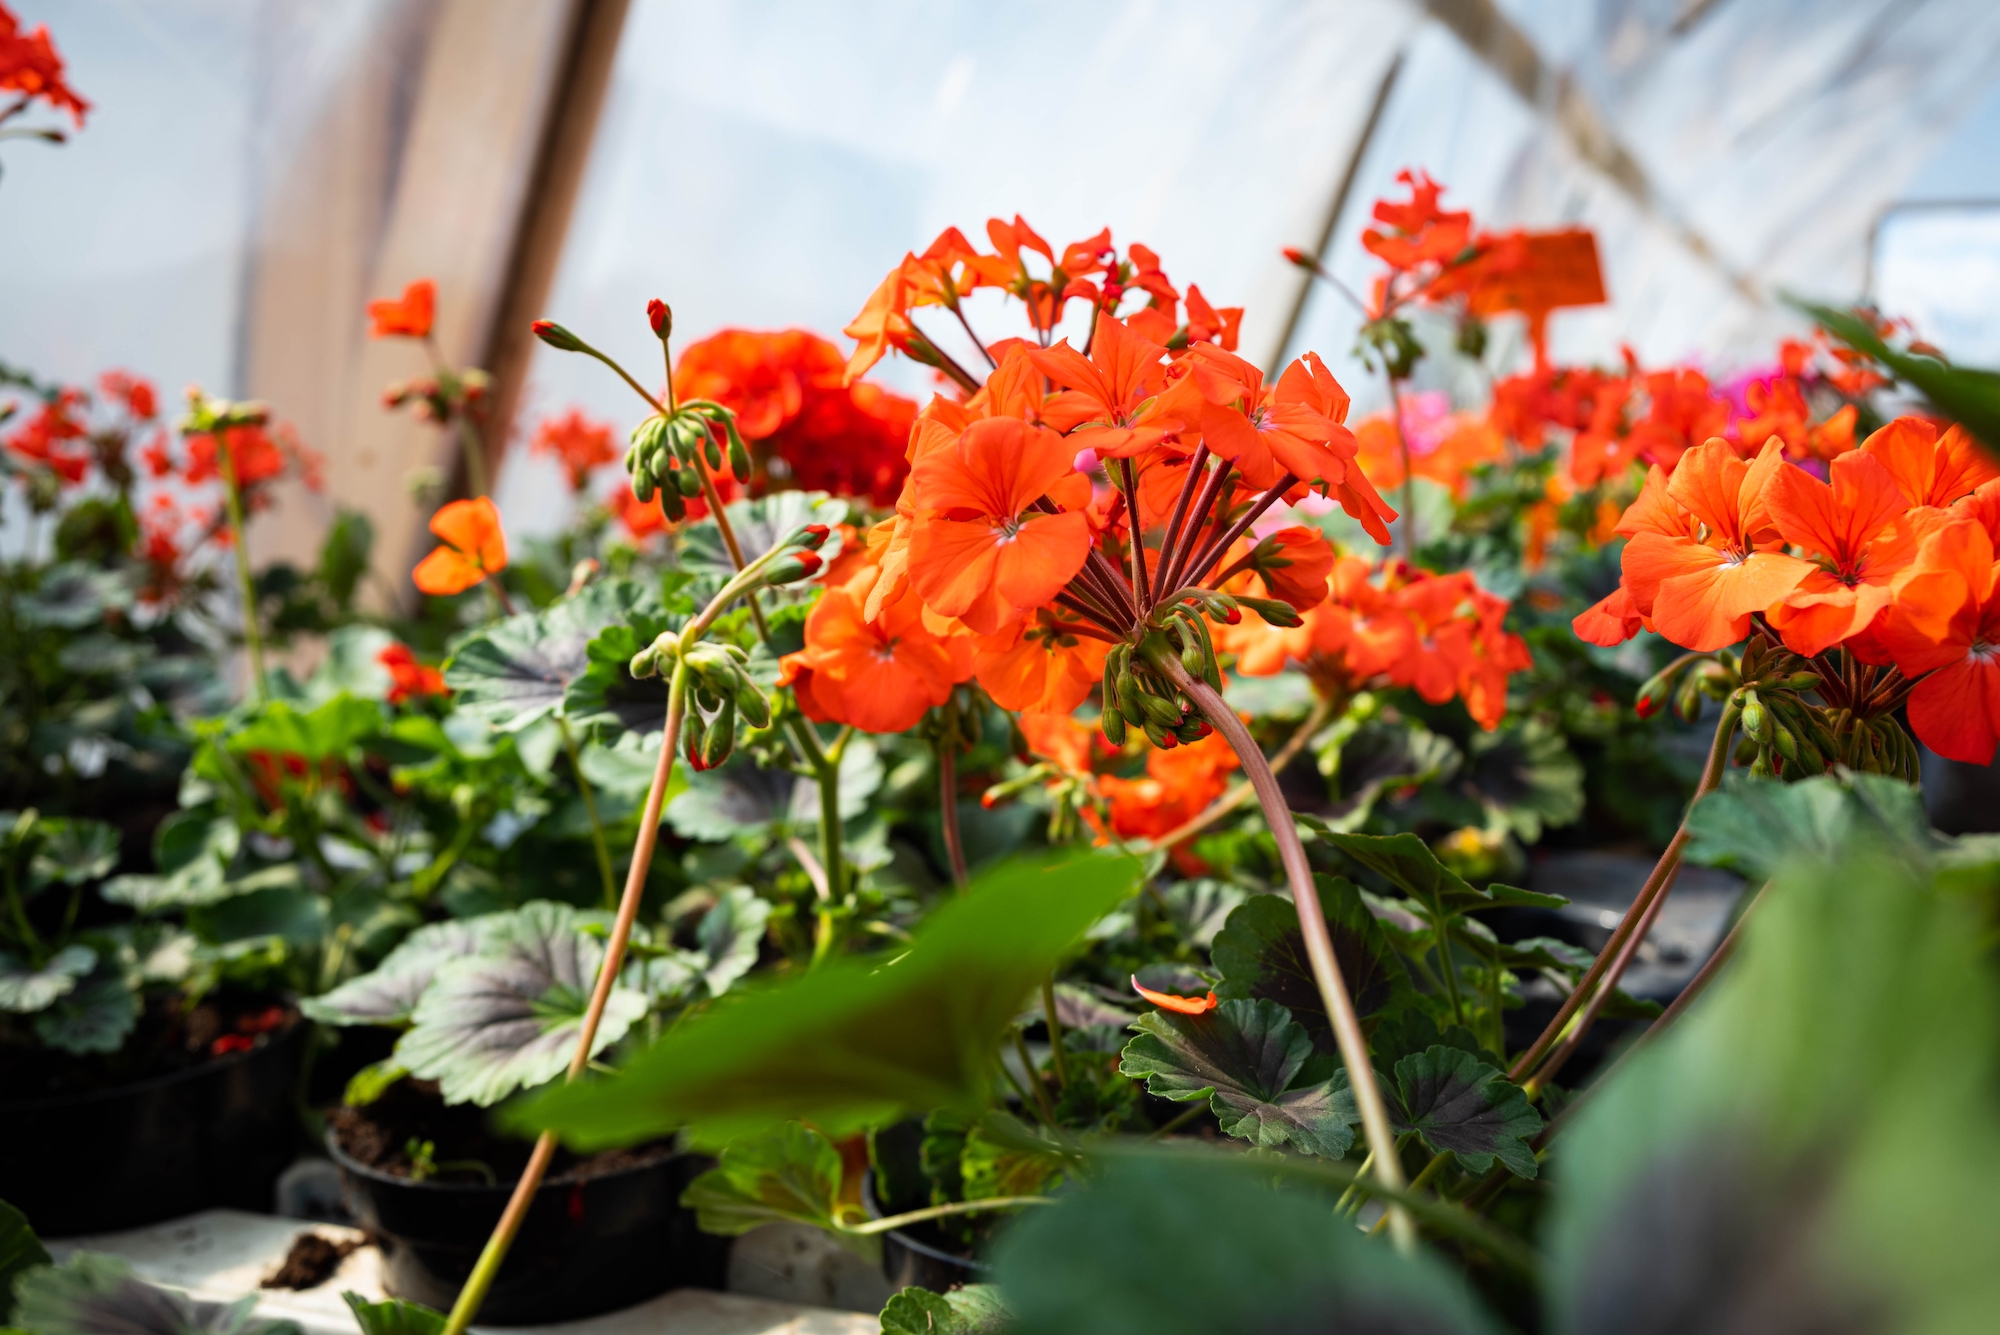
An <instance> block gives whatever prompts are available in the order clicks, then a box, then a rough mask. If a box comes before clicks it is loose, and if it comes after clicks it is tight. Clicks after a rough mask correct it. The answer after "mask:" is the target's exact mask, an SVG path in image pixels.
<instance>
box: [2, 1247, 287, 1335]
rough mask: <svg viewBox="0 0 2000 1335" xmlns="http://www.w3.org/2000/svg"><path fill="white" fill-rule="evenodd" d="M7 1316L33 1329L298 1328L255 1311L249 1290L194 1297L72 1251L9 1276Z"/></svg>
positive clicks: (280, 1331)
mask: <svg viewBox="0 0 2000 1335" xmlns="http://www.w3.org/2000/svg"><path fill="white" fill-rule="evenodd" d="M14 1301H15V1305H16V1306H15V1319H16V1320H18V1321H19V1322H20V1323H21V1325H22V1327H23V1328H25V1329H27V1330H31V1331H33V1332H35V1335H299V1327H298V1325H297V1324H296V1323H295V1322H291V1321H267V1320H262V1319H260V1318H259V1317H257V1316H256V1314H255V1312H254V1311H253V1309H254V1308H255V1307H256V1306H257V1295H256V1294H254V1293H253V1294H250V1295H248V1296H247V1297H244V1298H240V1299H238V1300H237V1301H235V1302H233V1303H211V1302H198V1301H196V1300H195V1299H193V1298H189V1297H187V1296H186V1295H184V1294H180V1293H175V1292H173V1291H172V1290H170V1289H162V1288H156V1287H154V1286H153V1285H151V1284H148V1283H146V1282H145V1281H144V1280H142V1279H140V1278H139V1277H138V1276H137V1275H135V1274H133V1273H132V1268H131V1267H130V1266H129V1265H127V1264H126V1263H125V1262H124V1261H123V1260H121V1259H119V1258H118V1257H115V1256H101V1255H98V1254H97V1253H95V1252H77V1253H76V1254H75V1255H73V1256H71V1257H70V1259H69V1260H67V1261H65V1262H63V1263H62V1264H61V1265H59V1266H43V1267H41V1268H40V1269H37V1270H30V1271H28V1272H27V1273H26V1274H23V1275H22V1276H20V1277H19V1278H18V1279H16V1280H15V1281H14Z"/></svg>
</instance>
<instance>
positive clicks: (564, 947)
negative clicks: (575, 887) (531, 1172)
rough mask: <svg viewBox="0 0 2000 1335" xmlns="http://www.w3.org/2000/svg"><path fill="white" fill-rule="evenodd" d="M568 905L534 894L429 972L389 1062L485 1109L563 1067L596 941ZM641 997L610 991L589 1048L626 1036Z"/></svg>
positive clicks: (600, 949) (583, 1005) (578, 1024)
mask: <svg viewBox="0 0 2000 1335" xmlns="http://www.w3.org/2000/svg"><path fill="white" fill-rule="evenodd" d="M582 927H583V919H582V917H581V915H579V913H578V912H577V910H575V909H573V908H571V907H570V906H569V905H567V904H556V903H551V902H549V901H547V900H536V901H534V902H532V903H528V904H524V905H523V906H522V907H520V908H519V909H517V910H515V911H514V912H512V913H510V914H505V915H501V916H500V918H499V920H498V921H496V922H495V923H494V924H493V925H492V928H491V930H492V936H491V937H490V938H489V940H488V942H487V945H486V950H485V953H483V954H481V955H478V956H475V957H474V958H472V959H458V960H452V961H450V962H448V963H446V964H444V965H443V966H442V967H440V968H439V969H438V971H437V976H436V977H435V978H434V979H433V980H432V982H431V985H430V986H429V987H428V988H426V989H425V990H424V993H423V995H422V997H420V998H419V999H418V1001H417V1005H416V1008H415V1010H414V1011H412V1012H411V1016H410V1019H411V1028H410V1030H409V1032H408V1033H406V1034H404V1035H403V1036H402V1038H400V1039H398V1040H397V1042H396V1061H397V1062H399V1063H400V1064H401V1065H403V1066H405V1067H407V1068H408V1069H409V1072H410V1074H411V1075H414V1076H416V1077H417V1078H419V1079H422V1080H436V1081H437V1082H438V1083H439V1086H440V1090H441V1092H442V1093H443V1095H444V1101H445V1102H446V1103H465V1102H468V1101H469V1102H473V1103H477V1104H479V1105H480V1106H481V1107H491V1106H492V1105H493V1104H495V1103H498V1102H499V1101H500V1100H501V1099H504V1098H506V1097H507V1096H508V1095H509V1094H512V1093H513V1092H514V1091H515V1090H517V1089H532V1088H534V1087H535V1086H536V1085H539V1084H542V1083H543V1082H544V1081H547V1080H552V1079H554V1078H555V1077H556V1076H558V1075H560V1074H561V1073H562V1072H563V1070H564V1069H565V1068H567V1067H568V1065H569V1062H570V1058H571V1056H572V1055H573V1054H574V1053H575V1051H576V1046H577V1035H578V1034H579V1033H580V1032H581V1028H582V1024H583V1016H584V1011H585V1010H586V1009H587V1007H588V1005H589V1002H590V989H591V987H592V986H593V984H594V983H595V982H596V979H597V969H598V965H599V964H601V963H602V962H603V959H604V943H603V942H601V941H599V940H598V939H597V938H596V937H594V936H591V935H590V934H588V933H586V932H585V931H583V930H582ZM645 1013H646V998H645V997H644V996H643V995H641V994H640V993H638V992H635V991H633V990H632V989H631V988H628V987H625V986H623V985H620V986H617V987H614V988H612V989H611V995H610V998H609V1000H608V1001H607V1002H606V1004H605V1007H604V1018H603V1020H602V1022H601V1023H600V1024H599V1026H598V1030H597V1037H596V1040H595V1042H594V1043H593V1044H592V1045H591V1050H590V1055H591V1056H593V1057H594V1056H596V1055H597V1054H598V1053H600V1052H602V1051H603V1050H604V1049H605V1048H607V1047H609V1046H611V1045H612V1044H613V1043H615V1042H617V1041H618V1040H619V1039H621V1038H623V1037H624V1036H625V1031H626V1030H628V1029H630V1028H631V1027H632V1024H633V1022H634V1021H636V1020H637V1019H638V1018H639V1017H640V1016H641V1015H644V1014H645Z"/></svg>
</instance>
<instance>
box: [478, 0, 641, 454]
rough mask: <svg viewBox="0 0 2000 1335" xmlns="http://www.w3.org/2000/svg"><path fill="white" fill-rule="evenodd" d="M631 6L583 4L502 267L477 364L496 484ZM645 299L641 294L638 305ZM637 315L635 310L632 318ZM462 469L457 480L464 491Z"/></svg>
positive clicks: (619, 1) (627, 1)
mask: <svg viewBox="0 0 2000 1335" xmlns="http://www.w3.org/2000/svg"><path fill="white" fill-rule="evenodd" d="M630 8H631V0H581V3H580V4H579V6H578V13H577V16H576V19H575V24H574V29H573V31H572V33H571V35H570V48H569V53H568V57H567V59H566V60H565V62H564V68H563V73H562V81H561V83H560V84H559V86H558V87H557V90H556V95H555V100H554V104H553V106H552V107H551V108H550V112H549V117H548V124H547V128H546V130H545V132H544V134H543V136H542V148H541V152H540V154H539V156H538V160H537V162H536V165H535V177H534V181H533V184H532V185H531V186H530V188H529V190H528V198H527V203H526V207H525V209H524V211H523V214H522V218H521V230H520V234H519V235H518V236H517V237H516V239H515V243H514V254H513V258H512V260H511V261H510V262H509V264H508V266H507V277H506V284H505V287H504V288H503V290H502V294H501V300H500V315H499V318H498V320H496V321H495V323H494V325H493V328H492V330H491V331H490V333H489V334H488V337H487V343H486V351H485V354H484V356H483V358H482V360H481V361H480V365H482V366H484V367H485V368H486V369H487V370H488V371H489V372H491V373H492V375H493V415H492V418H491V426H490V427H489V428H488V430H487V434H486V476H487V477H489V478H495V479H497V478H498V477H499V476H500V464H501V461H502V460H503V459H505V457H506V454H507V441H508V439H509V437H510V436H511V434H512V432H513V425H514V417H515V415H516V413H518V412H519V411H520V405H521V394H522V391H523V390H524V389H525V388H526V387H527V381H528V365H529V363H530V362H531V361H533V359H534V352H535V348H536V346H537V343H536V341H535V337H534V335H533V334H531V333H530V332H529V329H528V326H529V325H530V324H532V323H533V322H534V321H535V320H537V319H540V318H541V317H542V315H543V313H544V309H545V307H546V305H547V303H548V299H549V288H550V287H551V285H553V283H554V282H555V276H556V265H557V262H558V261H559V260H560V259H561V258H562V245H563V238H564V237H565V236H566V235H568V233H569V220H570V216H571V214H572V213H574V212H575V208H576V196H577V192H578V190H579V189H580V188H581V186H582V184H583V173H584V168H585V167H586V166H587V165H588V164H589V162H590V144H591V140H592V138H593V137H594V136H595V135H596V133H597V120H598V115H599V113H600V112H602V111H603V109H604V95H605V93H606V91H607V90H609V88H610V87H611V68H612V65H613V64H614V62H615V60H616V57H617V54H618V38H619V36H620V34H621V33H622V32H623V31H624V28H625V15H626V13H627V11H628V10H630ZM646 295H648V294H644V293H642V294H640V298H639V299H640V300H643V299H644V297H645V296H646ZM638 314H639V311H638V309H637V308H635V309H634V312H633V315H634V318H635V319H636V318H637V317H638ZM463 479H464V470H463V468H461V469H460V472H459V481H460V486H461V489H462V488H463Z"/></svg>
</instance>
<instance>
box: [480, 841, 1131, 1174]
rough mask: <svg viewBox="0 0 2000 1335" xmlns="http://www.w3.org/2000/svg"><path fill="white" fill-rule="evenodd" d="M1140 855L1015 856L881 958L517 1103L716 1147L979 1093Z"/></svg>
mask: <svg viewBox="0 0 2000 1335" xmlns="http://www.w3.org/2000/svg"><path fill="white" fill-rule="evenodd" d="M1138 870H1139V867H1138V863H1137V862H1136V861H1134V860H1132V859H1129V858H1109V857H1097V856H1088V857H1081V858H1075V859H1072V860H1069V861H1065V862H1061V863H1056V864H1036V863H1031V862H1016V863H1010V864H1008V865H1006V866H1003V867H1000V868H998V869H996V870H995V871H993V872H991V873H989V874H987V875H985V876H982V877H981V878H980V879H979V880H978V881H977V882H975V883H974V885H973V888H972V889H971V890H970V891H968V892H967V893H966V894H964V895H961V896H959V897H957V898H955V899H953V900H951V901H949V902H948V903H946V904H945V905H944V906H943V907H942V908H940V909H938V910H937V912H936V913H934V914H933V915H932V916H931V918H930V919H929V920H928V921H927V922H925V923H924V924H923V926H922V927H920V928H919V929H918V931H917V934H916V938H915V940H914V942H913V943H912V944H911V946H910V948H909V949H908V950H907V951H906V952H904V953H903V954H902V955H899V956H896V957H895V958H893V959H890V960H888V961H886V962H883V961H880V960H841V961H838V962H836V963H833V964H829V965H827V966H825V967H823V968H821V969H818V970H816V971H814V972H811V973H808V974H805V975H803V976H801V977H797V978H791V979H787V980H785V981H782V982H780V983H778V984H776V985H773V986H769V987H766V988H763V989H761V990H751V991H747V992H745V993H743V994H742V995H741V996H736V997H732V998H731V999H729V1000H725V1001H724V1002H723V1003H722V1004H720V1005H719V1006H717V1007H716V1008H715V1009H714V1010H712V1011H710V1012H708V1013H706V1014H703V1015H699V1016H696V1017H694V1018H691V1019H689V1020H688V1021H686V1022H685V1023H683V1024H681V1025H680V1026H679V1027H677V1028H676V1029H674V1030H673V1031H672V1032H671V1033H669V1034H668V1035H667V1036H666V1037H665V1038H663V1039H662V1040H661V1041H660V1042H659V1043H657V1044H655V1045H654V1046H653V1047H652V1048H650V1049H648V1050H647V1051H645V1052H643V1053H641V1054H639V1055H638V1056H637V1057H636V1058H634V1059H633V1061H632V1063H631V1065H630V1066H629V1067H627V1068H626V1069H625V1070H624V1071H623V1072H621V1073H620V1074H618V1075H616V1076H612V1077H609V1078H607V1079H602V1080H591V1081H587V1082H585V1083H582V1084H578V1085H573V1086H568V1087H565V1088H561V1089H555V1090H550V1091H548V1092H547V1093H545V1094H542V1095H540V1096H539V1097H537V1098H535V1099H533V1100H530V1101H529V1102H528V1103H527V1104H525V1105H524V1106H523V1108H522V1109H520V1110H519V1111H517V1112H516V1113H515V1114H513V1120H514V1121H515V1123H516V1125H518V1126H521V1127H524V1128H531V1129H535V1130H541V1129H545V1128H548V1129H554V1130H556V1131H558V1132H560V1133H561V1134H562V1136H563V1137H564V1139H565V1140H567V1141H569V1142H570V1143H572V1144H576V1145H585V1146H601V1145H613V1144H621V1143H630V1142H633V1141H637V1140H643V1139H646V1138H648V1137H652V1136H657V1135H660V1134H662V1133H664V1132H667V1131H670V1130H673V1129H674V1128H676V1127H682V1126H687V1127H690V1128H691V1129H692V1130H693V1132H694V1134H695V1137H696V1139H697V1140H698V1141H700V1142H701V1143H705V1144H718V1143H721V1142H723V1141H726V1140H728V1139H730V1138H731V1137H733V1136H736V1135H740V1134H747V1133H751V1132H755V1131H759V1130H763V1129H766V1128H768V1127H770V1126H772V1125H773V1124H775V1123H778V1122H783V1121H788V1120H793V1119H797V1120H801V1121H807V1122H811V1123H812V1124H813V1125H814V1126H816V1127H818V1128H819V1129H820V1130H822V1131H824V1132H826V1133H827V1134H828V1135H830V1136H839V1135H842V1134H846V1133H848V1132H852V1131H855V1130H858V1129H860V1128H863V1127H866V1126H871V1125H878V1124H880V1123H883V1122H886V1121H888V1120H890V1119H892V1118H894V1117H896V1116H898V1115H900V1114H904V1113H913V1112H926V1111H929V1110H931V1109H935V1108H949V1107H958V1108H965V1109H968V1110H976V1109H978V1108H979V1107H982V1106H983V1105H984V1103H985V1101H986V1094H987V1087H988V1080H989V1079H990V1077H991V1073H992V1070H993V1064H994V1059H995V1056H996V1054H997V1052H998V1050H999V1045H1000V1042H1001V1040H1002V1039H1003V1038H1004V1037H1005V1036H1006V1033H1007V1030H1008V1026H1009V1025H1010V1024H1011V1023H1012V1021H1013V1018H1014V1016H1015V1014H1016V1013H1017V1012H1018V1010H1019V1008H1020V1006H1021V1004H1022V1002H1023V1001H1024V1000H1025V999H1026V997H1027V996H1028V994H1029V993H1030V992H1031V991H1032V990H1033V989H1034V988H1035V987H1036V986H1037V985H1038V984H1039V983H1040V981H1041V979H1042V978H1043V977H1045V976H1046V975H1047V974H1048V972H1049V971H1050V970H1051V969H1052V968H1053V967H1054V966H1055V964H1056V963H1057V961H1059V960H1060V959H1061V958H1062V956H1063V954H1064V953H1065V952H1066V951H1068V950H1069V948H1070V947H1071V946H1072V945H1074V944H1075V943H1076V941H1077V940H1078V938H1080V937H1081V936H1082V935H1083V932H1084V929H1085V928H1087V927H1088V926H1090V924H1091V923H1093V922H1095V921H1096V920H1097V919H1098V918H1100V917H1102V916H1103V915H1104V914H1105V913H1106V912H1108V911H1109V910H1110V909H1112V908H1113V907H1114V906H1116V905H1117V904H1119V903H1120V902H1122V901H1123V900H1124V899H1126V898H1127V897H1128V896H1129V895H1130V894H1131V893H1132V891H1133V888H1134V886H1135V884H1136V882H1137V878H1138Z"/></svg>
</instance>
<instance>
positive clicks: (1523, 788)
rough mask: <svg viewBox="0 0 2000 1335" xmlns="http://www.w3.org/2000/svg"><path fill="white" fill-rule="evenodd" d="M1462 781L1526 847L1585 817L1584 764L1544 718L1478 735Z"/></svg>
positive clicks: (1471, 746)
mask: <svg viewBox="0 0 2000 1335" xmlns="http://www.w3.org/2000/svg"><path fill="white" fill-rule="evenodd" d="M1462 782H1463V783H1464V784H1465V786H1466V788H1467V790H1468V791H1470V792H1471V793H1472V795H1473V796H1474V797H1476V798H1478V799H1479V802H1480V803H1481V805H1483V806H1485V807H1486V808H1487V809H1488V810H1489V811H1492V812H1495V813H1497V814H1498V815H1499V816H1500V818H1501V819H1502V820H1504V821H1505V822H1506V823H1507V827H1508V828H1509V829H1511V830H1512V831H1513V832H1514V835H1515V837H1516V838H1518V839H1519V840H1520V841H1521V842H1522V843H1524V844H1532V843H1536V842H1539V841H1540V839H1541V837H1542V831H1543V830H1544V829H1546V828H1548V827H1551V826H1557V825H1568V824H1571V823H1572V822H1574V821H1575V820H1576V819H1577V817H1579V816H1581V815H1582V814H1583V762H1582V761H1580V760H1578V759H1577V758H1576V756H1575V755H1574V754H1573V753H1572V752H1571V751H1570V749H1569V743H1568V742H1567V741H1566V740H1564V738H1563V734H1562V732H1561V731H1560V730H1559V729H1557V728H1555V727H1553V726H1551V725H1550V724H1548V723H1546V722H1544V721H1543V720H1541V719H1539V718H1530V719H1528V720H1527V721H1526V722H1524V723H1510V724H1508V725H1507V726H1506V727H1503V728H1501V729H1499V730H1498V731H1495V732H1479V733H1474V734H1473V737H1472V743H1471V745H1470V747H1469V748H1468V750H1467V763H1466V767H1465V773H1464V775H1463V776H1462Z"/></svg>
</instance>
